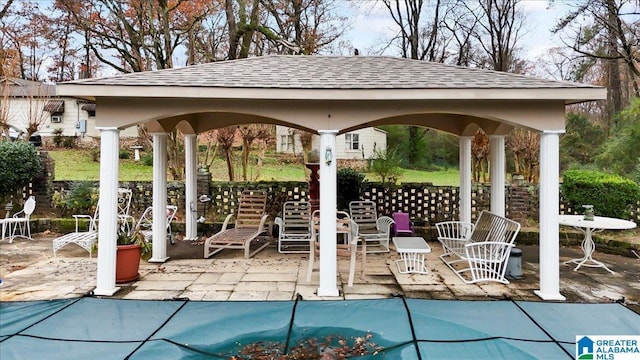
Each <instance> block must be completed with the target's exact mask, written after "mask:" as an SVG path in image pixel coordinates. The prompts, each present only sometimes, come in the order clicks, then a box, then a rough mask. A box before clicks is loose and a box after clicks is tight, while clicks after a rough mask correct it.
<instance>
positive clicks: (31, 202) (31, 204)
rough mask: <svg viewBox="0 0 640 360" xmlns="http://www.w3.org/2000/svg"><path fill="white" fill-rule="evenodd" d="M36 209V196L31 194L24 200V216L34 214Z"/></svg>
mask: <svg viewBox="0 0 640 360" xmlns="http://www.w3.org/2000/svg"><path fill="white" fill-rule="evenodd" d="M35 209H36V198H35V197H34V196H29V198H28V199H27V201H25V202H24V207H23V210H24V216H25V217H27V218H28V217H29V216H31V214H33V211H34V210H35Z"/></svg>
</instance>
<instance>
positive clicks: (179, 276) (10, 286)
mask: <svg viewBox="0 0 640 360" xmlns="http://www.w3.org/2000/svg"><path fill="white" fill-rule="evenodd" d="M53 238H54V236H53V235H45V234H37V235H36V237H35V240H33V241H31V240H25V239H16V240H15V241H14V242H13V243H11V244H10V243H8V242H7V241H3V242H0V278H1V279H2V284H1V285H0V301H25V300H48V299H59V298H71V297H79V296H83V295H86V294H89V293H90V292H91V291H92V290H93V289H94V288H95V283H96V267H97V259H96V257H95V253H94V257H93V258H91V259H90V258H88V256H87V255H88V254H87V252H86V251H84V250H82V249H80V248H79V247H76V246H74V245H70V246H67V247H65V248H63V249H62V250H59V252H58V257H57V258H54V257H53V251H52V248H51V240H52V239H53ZM428 243H429V245H430V246H431V248H432V252H431V253H430V254H428V255H427V261H426V263H427V267H428V269H429V274H426V275H423V274H401V273H399V272H398V269H397V267H396V264H395V260H396V259H398V258H399V256H398V254H397V252H396V251H395V250H393V249H392V250H391V252H389V253H385V254H369V255H367V264H366V274H365V276H364V277H360V275H359V271H360V259H359V258H358V262H357V267H356V277H355V282H354V285H353V287H348V286H347V284H346V280H347V276H348V258H339V262H338V272H339V274H338V279H337V284H338V288H339V290H340V296H339V297H338V298H334V297H330V298H325V299H331V300H335V299H371V298H386V297H391V296H397V295H404V296H406V297H410V298H422V299H451V300H455V299H459V300H491V299H504V298H511V299H514V300H527V301H540V298H538V297H537V296H536V295H535V294H534V290H537V289H538V288H539V280H538V276H539V274H538V272H539V265H538V247H537V246H518V248H520V249H522V253H523V256H522V272H523V275H524V278H523V279H520V280H512V281H511V283H510V284H508V285H503V284H500V283H481V284H474V285H468V284H465V283H464V282H462V281H461V280H460V279H459V278H458V277H457V276H456V275H455V274H454V273H453V272H452V271H451V270H450V269H449V268H447V267H446V266H445V265H444V263H442V261H441V260H440V259H439V258H438V256H439V255H440V254H441V253H442V249H441V247H440V244H439V243H438V242H437V241H429V242H428ZM199 248H201V247H199ZM171 252H172V249H171V245H168V254H169V256H171ZM196 253H197V252H196ZM201 254H202V253H200V257H201V256H202V255H201ZM581 254H582V251H581V250H580V248H579V247H577V246H575V247H562V248H561V252H560V260H561V261H566V260H569V259H571V258H578V257H581ZM594 258H596V259H598V260H600V261H603V262H605V263H606V264H608V265H610V267H611V268H612V270H614V271H615V274H610V273H608V272H607V271H606V270H604V269H602V268H580V269H579V270H578V271H574V270H573V266H569V265H563V264H560V265H559V266H560V292H561V294H563V295H564V296H566V297H567V301H568V302H586V303H606V302H613V301H617V302H621V303H623V304H625V305H627V306H628V307H629V308H631V309H632V310H634V311H636V312H637V313H640V305H639V302H640V259H636V258H629V257H623V256H620V255H610V254H605V253H601V252H598V251H597V250H596V253H595V254H594ZM316 264H317V261H316ZM306 270H307V256H306V255H305V254H280V253H278V252H277V251H276V249H275V247H273V246H272V247H268V248H266V249H265V250H263V251H262V252H260V253H258V254H257V255H256V256H255V257H254V258H251V259H243V258H242V251H238V250H225V251H223V252H222V253H220V254H217V255H214V256H213V257H212V258H210V259H203V258H193V259H170V260H169V261H167V262H165V263H163V264H150V263H147V262H145V261H143V262H142V264H141V269H140V279H139V280H138V281H135V282H132V283H127V284H122V285H119V286H121V289H120V290H119V291H118V292H117V293H116V294H115V295H114V296H113V298H121V299H153V300H162V299H172V298H188V299H190V300H217V301H236V300H237V301H241V300H242V301H245V300H249V301H265V300H266V301H269V300H293V299H295V298H296V296H297V295H298V294H299V295H301V296H302V298H303V299H306V300H318V299H323V298H321V297H318V296H317V295H316V294H315V292H316V290H317V287H318V272H317V265H316V269H315V271H314V273H313V277H312V280H311V282H309V283H307V282H306Z"/></svg>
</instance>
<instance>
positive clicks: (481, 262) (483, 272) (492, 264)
mask: <svg viewBox="0 0 640 360" xmlns="http://www.w3.org/2000/svg"><path fill="white" fill-rule="evenodd" d="M436 228H437V230H438V241H440V243H441V244H442V249H443V254H442V255H441V256H440V259H441V260H442V261H443V262H444V263H445V264H446V265H447V266H448V267H449V268H450V269H451V270H452V271H453V272H454V273H455V274H456V275H458V277H459V278H460V279H461V280H462V281H464V282H465V283H467V284H473V283H477V282H483V281H496V282H500V283H503V284H508V283H509V280H507V279H506V278H505V272H506V271H507V262H508V260H509V255H510V254H511V248H512V247H513V246H514V245H513V242H514V241H515V239H516V236H517V235H518V232H519V231H520V224H519V223H517V222H515V221H513V220H510V219H507V218H505V217H502V216H498V215H495V214H493V213H491V212H488V211H482V212H481V213H480V216H479V217H478V220H476V222H475V224H471V223H466V222H460V221H445V222H441V223H437V224H436Z"/></svg>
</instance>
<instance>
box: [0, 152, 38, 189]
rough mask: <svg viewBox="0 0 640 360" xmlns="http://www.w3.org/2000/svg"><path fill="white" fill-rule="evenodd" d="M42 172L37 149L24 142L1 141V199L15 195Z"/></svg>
mask: <svg viewBox="0 0 640 360" xmlns="http://www.w3.org/2000/svg"><path fill="white" fill-rule="evenodd" d="M41 172H42V164H41V163H40V158H39V157H38V154H37V153H36V149H35V148H34V147H33V146H32V145H30V144H29V143H26V142H22V141H0V179H2V180H1V181H0V198H4V197H6V196H9V195H13V194H15V193H16V192H17V191H18V190H20V189H22V188H23V187H25V186H27V185H28V184H29V182H30V181H31V180H33V179H34V178H36V177H38V176H39V175H40V173H41Z"/></svg>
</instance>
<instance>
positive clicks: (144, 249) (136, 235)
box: [117, 227, 153, 258]
mask: <svg viewBox="0 0 640 360" xmlns="http://www.w3.org/2000/svg"><path fill="white" fill-rule="evenodd" d="M117 244H118V245H133V244H137V245H139V246H140V255H141V256H142V257H143V258H145V257H147V256H148V255H149V254H151V250H152V248H153V244H151V243H150V242H148V241H147V240H146V239H145V238H144V235H143V234H142V232H140V228H139V227H136V228H134V229H133V231H131V233H129V232H128V231H127V230H126V229H125V228H124V227H121V228H119V229H118V237H117Z"/></svg>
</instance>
